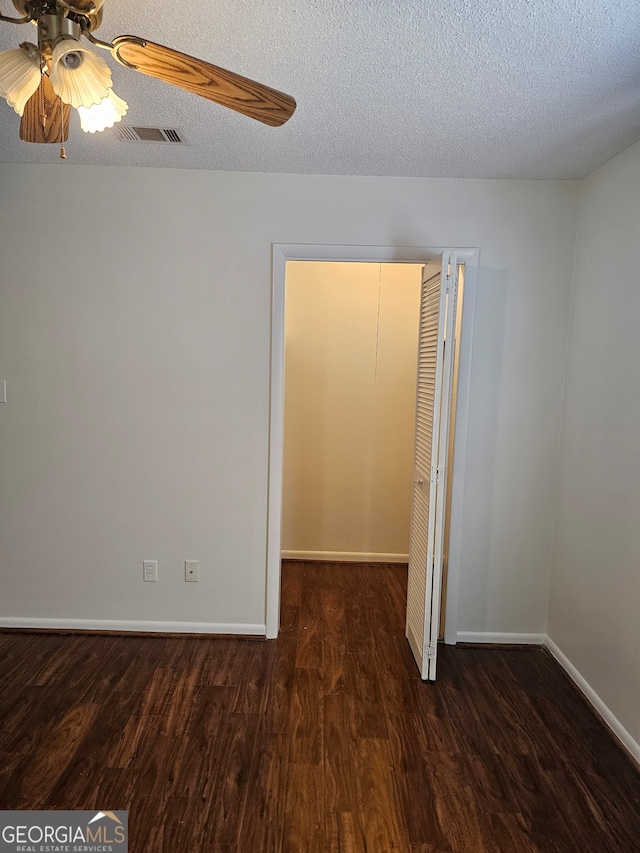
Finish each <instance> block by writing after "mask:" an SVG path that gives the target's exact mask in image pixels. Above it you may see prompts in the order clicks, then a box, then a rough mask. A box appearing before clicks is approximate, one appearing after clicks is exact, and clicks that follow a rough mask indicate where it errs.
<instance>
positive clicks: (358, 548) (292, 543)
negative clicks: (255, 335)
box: [282, 261, 422, 563]
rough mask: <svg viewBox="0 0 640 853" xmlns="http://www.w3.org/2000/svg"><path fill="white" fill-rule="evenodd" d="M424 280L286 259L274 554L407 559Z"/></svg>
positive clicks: (413, 271) (393, 271)
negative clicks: (278, 539)
mask: <svg viewBox="0 0 640 853" xmlns="http://www.w3.org/2000/svg"><path fill="white" fill-rule="evenodd" d="M421 279H422V265H421V264H381V263H378V264H374V263H354V262H346V263H343V262H336V261H329V262H324V261H323V262H315V261H289V262H288V263H287V270H286V297H285V379H284V381H285V395H284V406H285V415H284V418H285V424H284V462H283V478H284V479H283V507H282V557H283V559H293V560H303V561H308V560H320V561H323V562H359V563H407V562H408V559H409V537H410V521H411V492H412V489H411V483H412V480H413V456H414V437H415V412H416V365H417V363H418V333H419V320H420V287H421Z"/></svg>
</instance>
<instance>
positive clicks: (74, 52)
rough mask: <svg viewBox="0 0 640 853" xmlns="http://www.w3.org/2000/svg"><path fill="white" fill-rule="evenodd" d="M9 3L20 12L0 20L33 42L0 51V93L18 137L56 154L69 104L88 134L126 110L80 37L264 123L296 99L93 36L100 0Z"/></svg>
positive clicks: (211, 68)
mask: <svg viewBox="0 0 640 853" xmlns="http://www.w3.org/2000/svg"><path fill="white" fill-rule="evenodd" d="M13 5H14V6H15V7H16V9H17V11H18V13H19V14H20V16H21V17H17V18H12V17H8V16H6V15H3V14H0V20H2V21H7V22H9V23H13V24H27V23H34V24H36V25H37V28H38V43H37V44H32V43H30V42H23V43H22V44H21V45H20V47H18V48H14V49H11V50H5V51H3V52H2V53H0V95H1V96H2V97H4V98H6V100H7V103H8V104H9V105H10V106H12V107H13V108H14V110H15V111H16V112H17V113H18V114H19V115H20V116H22V120H21V123H20V139H22V140H24V141H25V142H39V143H48V142H58V143H62V149H61V156H62V157H65V156H66V155H65V152H64V142H65V140H66V139H67V138H68V132H69V116H70V113H71V108H72V107H75V108H76V109H77V110H78V112H79V113H80V120H81V126H82V129H83V130H85V131H88V132H90V133H94V132H96V131H101V130H104V129H105V128H107V127H113V125H114V123H115V122H117V121H120V119H121V118H122V116H123V115H125V114H126V112H127V109H128V107H127V104H126V103H125V102H124V101H123V100H122V99H121V98H119V97H118V96H117V95H116V94H115V93H114V91H113V88H112V82H111V70H110V69H109V66H108V65H107V63H106V62H105V61H104V59H103V58H102V57H101V56H99V55H98V54H97V53H96V52H95V51H93V50H92V49H91V48H89V47H87V46H86V45H85V44H84V43H82V42H81V38H82V37H84V38H85V39H86V40H87V41H88V42H90V43H91V44H92V45H93V46H95V47H98V48H103V49H104V50H107V51H109V52H110V53H111V55H112V56H113V57H114V58H115V59H116V60H117V61H118V62H119V63H120V64H121V65H124V66H125V67H127V68H130V69H132V70H134V71H140V72H141V73H142V74H147V75H148V76H150V77H156V78H157V79H158V80H162V81H164V82H165V83H172V84H173V85H174V86H179V87H180V88H181V89H185V90H186V91H188V92H192V93H193V94H194V95H199V96H200V97H202V98H207V99H208V100H210V101H214V102H215V103H217V104H221V105H222V106H225V107H229V108H230V109H232V110H235V111H236V112H239V113H242V114H243V115H245V116H248V117H249V118H252V119H256V120H257V121H260V122H263V123H264V124H268V125H271V126H272V127H278V126H279V125H282V124H284V123H285V122H286V121H287V120H288V119H289V118H291V116H292V115H293V113H294V111H295V108H296V102H295V101H294V99H293V98H292V97H290V96H289V95H285V94H284V92H278V91H277V90H276V89H271V88H270V87H269V86H265V85H263V84H262V83H257V82H255V81H254V80H249V79H248V78H247V77H242V76H241V75H239V74H234V73H233V72H232V71H226V70H225V69H224V68H218V67H217V66H215V65H211V64H210V63H208V62H204V61H203V60H201V59H195V58H194V57H192V56H188V55H187V54H185V53H180V52H179V51H177V50H173V49H172V48H169V47H164V46H163V45H160V44H156V43H154V42H151V41H148V40H147V39H143V38H139V37H138V36H131V35H124V36H119V37H118V38H115V39H114V40H113V41H112V42H106V41H101V40H100V39H98V38H96V36H95V35H94V32H95V30H97V29H98V27H99V26H100V24H101V23H102V12H103V6H104V0H13Z"/></svg>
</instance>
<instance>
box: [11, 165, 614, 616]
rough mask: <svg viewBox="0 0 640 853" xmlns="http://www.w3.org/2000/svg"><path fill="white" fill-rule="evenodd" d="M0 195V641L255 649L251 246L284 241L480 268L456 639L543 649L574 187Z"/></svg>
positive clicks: (258, 344)
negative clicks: (193, 639)
mask: <svg viewBox="0 0 640 853" xmlns="http://www.w3.org/2000/svg"><path fill="white" fill-rule="evenodd" d="M52 157H53V155H52ZM0 187H1V194H0V259H1V264H2V282H1V295H0V298H1V304H0V376H1V377H2V378H3V379H6V380H7V383H8V385H7V387H8V399H9V402H8V403H6V404H0V572H1V574H0V622H4V623H6V622H7V621H9V620H11V619H15V618H18V617H23V618H25V619H31V620H34V619H39V618H40V619H41V618H51V619H55V620H64V619H71V618H85V619H93V620H129V621H131V622H137V623H139V622H144V621H145V620H146V621H152V622H156V623H160V622H166V621H174V622H183V623H201V622H204V623H209V624H213V625H214V626H221V625H222V626H226V627H227V628H228V629H231V628H232V627H233V626H247V625H249V626H254V628H255V630H260V626H264V620H265V615H264V607H265V560H266V550H265V542H266V524H267V517H266V516H267V475H268V470H267V460H268V425H269V353H270V296H271V285H270V275H271V244H272V243H274V242H286V243H296V242H299V243H324V244H337V243H346V244H363V245H375V244H378V245H385V246H389V245H409V246H410V245H415V246H474V245H476V246H479V247H480V248H481V255H480V263H481V267H480V272H479V282H478V299H477V308H476V328H475V339H474V353H473V358H474V366H473V370H472V377H471V383H472V387H471V398H470V411H469V437H468V447H467V488H466V492H465V501H464V506H465V514H464V528H463V553H462V562H463V569H462V578H461V600H460V627H461V628H462V629H463V630H468V631H496V632H499V631H504V632H513V631H517V632H543V631H544V630H545V628H546V614H547V603H548V588H549V569H550V558H551V554H550V544H549V543H550V541H551V530H552V512H553V499H554V493H555V492H554V490H555V481H556V476H555V474H556V460H557V445H558V438H559V428H560V407H561V393H562V364H563V355H564V350H565V342H566V325H567V318H568V308H569V283H570V278H571V267H572V258H573V246H574V240H575V228H576V215H577V194H578V185H577V184H575V183H573V182H546V181H530V182H526V181H524V182H523V181H467V180H413V179H397V178H350V177H339V176H338V177H322V176H291V175H289V176H286V175H285V176H282V175H265V174H233V173H214V172H197V171H187V170H183V171H180V170H175V171H172V170H155V169H137V168H136V169H108V168H89V167H86V168H85V167H78V166H73V165H71V164H64V165H57V164H56V165H51V166H1V167H0ZM617 262H618V263H619V262H620V258H618V259H617ZM143 559H157V560H158V561H159V574H160V580H159V582H158V583H157V584H155V585H154V584H143V583H142V560H143ZM184 559H198V560H200V576H201V581H200V583H199V584H197V585H196V584H186V583H184V580H183V567H182V561H183V560H184ZM230 626H231V627H230Z"/></svg>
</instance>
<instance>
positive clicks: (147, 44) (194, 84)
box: [113, 36, 296, 127]
mask: <svg viewBox="0 0 640 853" xmlns="http://www.w3.org/2000/svg"><path fill="white" fill-rule="evenodd" d="M113 47H114V49H115V53H116V56H117V57H118V58H119V59H121V60H123V61H124V63H125V64H129V65H132V66H134V67H135V69H136V70H137V71H140V72H141V73H142V74H147V75H148V76H149V77H156V78H157V79H158V80H163V81H164V82H165V83H172V84H173V85H174V86H179V87H180V88H181V89H186V90H187V91H188V92H193V94H194V95H200V97H202V98H207V99H208V100H210V101H215V102H216V103H217V104H222V106H223V107H229V109H232V110H235V111H236V112H238V113H242V114H243V115H245V116H249V118H254V119H256V120H257V121H261V122H263V123H264V124H269V125H271V126H272V127H278V126H280V125H281V124H284V123H285V121H287V120H288V119H290V118H291V116H292V115H293V113H294V110H295V108H296V102H295V101H294V99H293V98H291V97H290V96H289V95H285V94H284V92H278V91H277V90H276V89H271V88H269V86H263V85H262V83H256V82H255V80H249V79H248V78H247V77H241V76H240V75H239V74H234V73H233V72H232V71H225V69H224V68H218V67H217V66H216V65H210V64H209V63H208V62H203V60H201V59H195V58H194V57H193V56H188V55H187V54H186V53H179V52H178V51H177V50H172V49H171V48H169V47H163V46H162V45H161V44H154V42H151V41H145V40H144V39H139V38H137V37H136V36H120V37H119V38H117V39H115V40H114V42H113Z"/></svg>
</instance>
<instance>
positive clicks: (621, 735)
mask: <svg viewBox="0 0 640 853" xmlns="http://www.w3.org/2000/svg"><path fill="white" fill-rule="evenodd" d="M544 644H545V646H546V647H547V648H548V649H549V651H550V652H551V654H552V655H553V656H554V658H555V659H556V660H557V661H558V663H559V664H560V666H561V667H562V668H563V669H564V671H565V672H566V673H567V675H568V676H569V677H570V678H571V680H572V681H573V682H574V684H575V685H576V686H577V687H578V688H579V689H580V691H581V692H582V693H583V694H584V696H585V698H586V699H588V701H589V702H590V703H591V704H592V705H593V707H594V708H595V709H596V711H597V712H598V713H599V714H600V716H601V717H602V719H603V720H604V721H605V723H606V724H607V725H608V726H609V728H610V729H611V731H612V732H613V733H614V735H615V736H616V737H617V738H618V740H619V741H620V743H621V744H622V746H623V747H624V748H625V749H626V750H627V751H628V752H629V753H630V754H631V757H632V758H633V759H634V760H635V761H636V762H637V763H638V764H640V744H639V743H637V741H635V740H634V739H633V738H632V737H631V735H630V734H629V732H628V731H627V730H626V729H625V727H624V726H623V725H622V723H621V722H620V720H618V718H617V717H616V716H615V715H614V713H613V712H612V711H611V710H610V709H609V708H608V707H607V705H605V703H604V702H603V701H602V699H601V698H600V696H598V694H597V693H596V691H595V690H594V689H593V687H591V685H590V684H589V682H588V681H587V680H586V678H584V676H583V675H581V673H580V672H579V671H578V670H577V669H576V667H575V666H574V665H573V664H572V663H571V661H570V660H569V658H568V657H567V656H566V655H565V653H564V652H563V651H562V650H561V649H560V648H559V646H557V645H556V644H555V643H554V642H553V640H552V639H551V637H545V641H544Z"/></svg>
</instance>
